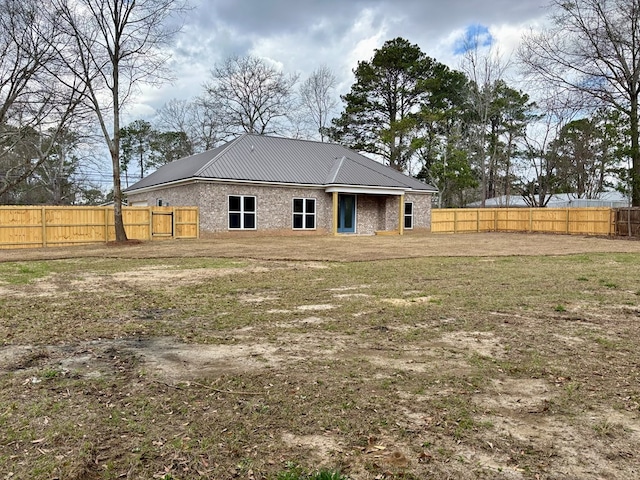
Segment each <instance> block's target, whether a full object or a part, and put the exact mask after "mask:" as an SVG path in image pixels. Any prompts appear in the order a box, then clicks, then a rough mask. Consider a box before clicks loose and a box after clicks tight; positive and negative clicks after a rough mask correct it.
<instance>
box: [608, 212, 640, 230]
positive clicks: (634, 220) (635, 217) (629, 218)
mask: <svg viewBox="0 0 640 480" xmlns="http://www.w3.org/2000/svg"><path fill="white" fill-rule="evenodd" d="M614 221H615V224H616V231H617V232H618V235H620V236H623V237H640V208H638V207H631V208H617V209H616V210H615V220H614Z"/></svg>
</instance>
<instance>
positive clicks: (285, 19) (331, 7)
mask: <svg viewBox="0 0 640 480" xmlns="http://www.w3.org/2000/svg"><path fill="white" fill-rule="evenodd" d="M548 1H549V0H487V1H484V2H480V1H474V0H443V1H440V0H190V2H191V6H192V7H193V8H192V9H191V10H190V11H189V12H188V13H187V14H186V15H185V16H184V18H183V19H182V22H183V28H182V30H181V32H180V34H179V35H178V36H177V37H176V38H175V42H174V45H173V47H172V58H171V60H170V65H169V67H170V69H171V71H172V74H173V77H174V80H173V81H172V82H169V83H165V84H164V85H162V86H161V87H157V86H153V87H152V86H143V87H142V88H141V92H140V94H139V95H138V96H137V97H136V99H135V101H134V102H133V103H132V104H131V105H130V107H129V109H128V110H127V111H126V112H125V114H124V117H123V124H125V125H126V124H128V123H130V122H132V121H134V120H137V119H144V120H148V121H153V117H154V115H155V113H156V110H157V109H159V108H161V107H162V106H163V105H164V104H165V103H166V102H168V101H169V100H171V99H174V98H175V99H180V100H190V99H193V98H194V97H196V96H198V95H200V94H201V93H202V90H203V89H202V85H203V83H205V82H206V81H207V80H208V79H209V77H210V72H211V69H212V68H213V67H214V66H215V64H216V63H218V62H222V61H223V60H224V59H226V58H228V57H229V56H232V55H237V56H245V55H254V56H258V57H261V58H263V59H265V60H267V61H268V62H271V63H272V64H274V65H275V66H276V67H278V68H280V69H282V70H283V71H284V72H285V73H292V74H293V73H296V74H299V76H300V82H302V81H304V80H305V79H306V78H307V77H308V76H309V74H311V73H312V72H313V71H314V70H316V69H317V68H319V67H320V66H323V65H326V66H327V67H329V68H330V69H331V71H332V72H333V73H334V75H335V76H336V79H337V88H336V95H337V96H339V95H341V94H345V93H348V92H349V90H350V88H351V85H352V84H353V82H354V76H353V69H354V68H355V67H356V66H357V63H358V61H362V60H365V61H368V60H371V58H372V57H373V55H374V51H375V49H377V48H380V47H381V46H382V45H383V44H384V42H385V41H387V40H391V39H394V38H396V37H403V38H405V39H407V40H408V41H409V42H411V43H413V44H417V45H418V46H419V47H420V48H421V49H422V51H423V52H424V53H426V54H427V55H428V56H430V57H432V58H434V59H436V60H437V61H439V62H441V63H444V64H446V65H448V66H449V67H451V68H454V69H459V68H460V62H461V60H462V54H463V53H464V49H465V45H467V44H468V42H467V41H466V40H468V39H469V38H477V39H478V43H479V46H480V47H483V48H488V47H491V48H493V49H494V51H498V52H499V53H500V54H501V55H502V58H503V61H504V62H508V61H509V60H510V59H513V58H514V56H513V51H514V49H515V48H517V45H518V44H519V42H520V38H521V37H522V34H523V33H525V32H527V31H529V30H530V29H536V28H538V27H540V26H541V25H542V24H543V23H544V21H545V17H546V15H547V13H548V9H547V8H545V7H546V5H547V4H548ZM507 80H508V79H507ZM509 83H510V85H512V86H513V87H515V88H522V87H520V86H518V85H517V84H514V83H513V82H509ZM523 89H524V90H525V91H526V88H523ZM341 110H342V104H341V103H339V105H338V109H337V112H336V114H335V115H336V116H337V115H339V114H340V112H341ZM105 159H108V155H107V156H105ZM91 170H92V171H91V172H90V173H88V178H89V179H91V180H92V181H94V182H96V183H98V184H101V185H103V186H104V185H107V186H110V185H111V167H110V163H109V161H107V160H105V162H104V165H102V164H98V165H97V166H95V167H91ZM94 170H95V171H94ZM108 188H110V187H108Z"/></svg>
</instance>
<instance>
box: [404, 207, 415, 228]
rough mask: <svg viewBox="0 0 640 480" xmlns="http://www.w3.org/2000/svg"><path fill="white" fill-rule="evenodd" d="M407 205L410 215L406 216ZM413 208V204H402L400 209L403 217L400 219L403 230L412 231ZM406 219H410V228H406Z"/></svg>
mask: <svg viewBox="0 0 640 480" xmlns="http://www.w3.org/2000/svg"><path fill="white" fill-rule="evenodd" d="M407 204H411V213H410V214H407ZM413 207H414V205H413V202H404V205H403V207H402V212H403V214H404V217H403V219H402V226H403V227H404V229H405V230H413V220H414V219H413ZM407 217H410V218H411V226H410V227H407V226H406V219H407Z"/></svg>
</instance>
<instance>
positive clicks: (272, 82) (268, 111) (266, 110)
mask: <svg viewBox="0 0 640 480" xmlns="http://www.w3.org/2000/svg"><path fill="white" fill-rule="evenodd" d="M297 81H298V76H297V75H287V74H285V73H284V72H282V71H280V70H278V69H277V68H275V67H274V66H272V65H269V64H268V63H267V62H266V61H265V60H263V59H262V58H258V57H253V56H246V57H237V56H234V57H229V58H227V59H226V60H225V61H224V62H222V63H221V64H219V65H217V66H216V67H215V68H214V69H213V70H212V71H211V80H210V81H209V82H207V83H206V84H205V86H204V87H205V91H206V95H205V98H204V101H206V102H210V103H213V104H216V105H218V106H219V108H220V110H219V112H220V118H221V119H222V121H223V122H224V123H225V124H226V125H227V126H228V127H229V133H238V132H246V133H258V134H260V135H264V134H267V133H278V131H279V130H282V129H283V125H282V124H281V123H280V122H281V121H282V120H283V119H286V118H287V117H288V115H289V113H290V111H291V109H292V106H293V88H294V86H295V84H296V82H297Z"/></svg>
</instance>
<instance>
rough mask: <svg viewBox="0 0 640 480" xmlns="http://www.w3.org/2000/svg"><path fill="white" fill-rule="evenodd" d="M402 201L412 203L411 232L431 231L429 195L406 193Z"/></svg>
mask: <svg viewBox="0 0 640 480" xmlns="http://www.w3.org/2000/svg"><path fill="white" fill-rule="evenodd" d="M404 201H405V202H413V230H422V231H424V230H431V194H430V193H428V194H424V193H407V194H406V195H405V196H404ZM409 231H410V230H409Z"/></svg>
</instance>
